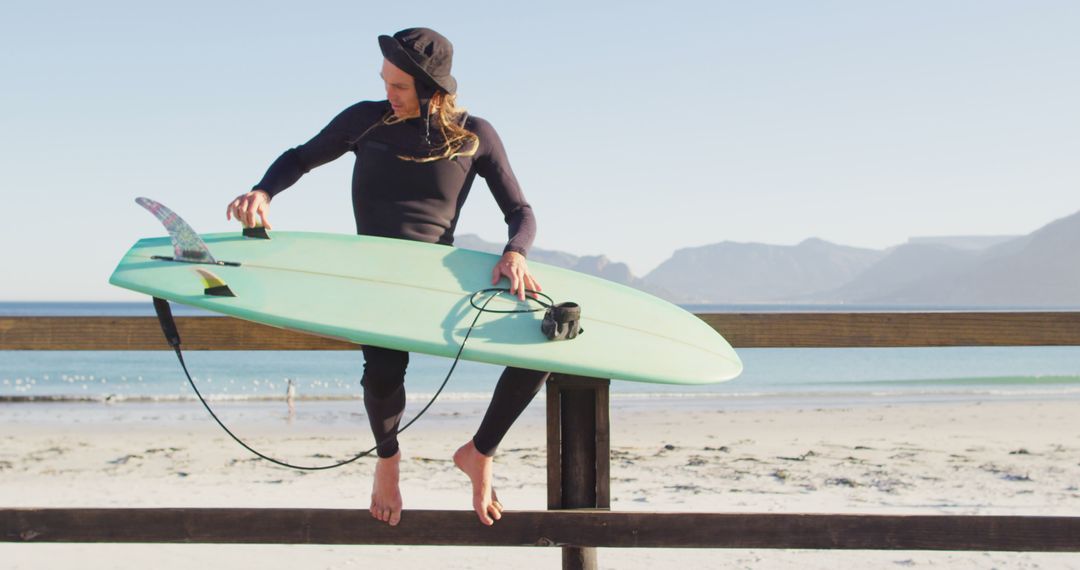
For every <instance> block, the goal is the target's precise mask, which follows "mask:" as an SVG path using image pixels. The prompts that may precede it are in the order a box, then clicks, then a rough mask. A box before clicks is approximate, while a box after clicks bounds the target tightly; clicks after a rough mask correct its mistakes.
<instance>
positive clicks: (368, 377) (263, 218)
mask: <svg viewBox="0 0 1080 570" xmlns="http://www.w3.org/2000/svg"><path fill="white" fill-rule="evenodd" d="M379 47H380V49H381V50H382V55H383V63H382V72H381V76H382V79H383V83H384V86H385V89H386V100H383V101H362V102H360V103H357V104H355V105H352V106H351V107H349V108H347V109H345V110H344V111H342V112H341V113H339V114H338V115H337V116H336V117H334V119H333V120H331V121H330V123H329V124H328V125H326V127H325V128H323V129H322V130H321V131H320V132H319V133H318V134H317V135H315V136H314V137H313V138H312V139H311V140H309V141H307V142H306V143H304V144H302V145H300V146H298V147H295V148H292V149H289V150H287V151H285V152H284V153H283V154H282V155H281V156H280V157H278V158H277V160H275V161H274V162H273V164H271V165H270V168H269V169H268V170H267V172H266V174H265V175H264V176H263V178H262V180H261V181H260V182H259V183H258V184H256V185H255V186H254V187H253V188H252V190H251V191H250V192H247V193H245V194H242V195H240V196H238V197H237V198H236V199H235V200H233V201H232V202H230V203H229V205H228V208H227V210H226V217H227V218H229V219H232V218H233V217H235V218H236V219H238V220H240V221H241V222H242V223H243V224H244V225H245V226H247V227H254V226H256V225H263V226H265V227H266V228H267V229H270V227H271V226H270V220H269V209H270V202H271V200H272V199H273V198H274V197H275V196H276V195H277V194H279V193H281V192H282V191H283V190H285V189H286V188H288V187H290V186H292V185H293V184H295V183H296V181H297V180H299V179H300V177H301V176H303V175H304V174H306V173H307V172H309V171H310V170H311V169H313V168H315V167H318V166H320V165H323V164H326V163H328V162H330V161H332V160H335V159H337V158H338V157H340V156H341V155H343V154H345V153H346V152H353V153H354V154H355V155H356V160H355V165H354V167H353V177H352V198H353V215H354V217H355V220H356V231H357V233H358V234H362V235H373V236H382V237H391V238H400V239H409V240H415V241H422V242H428V243H439V244H444V245H452V244H453V242H454V230H455V228H456V226H457V222H458V217H459V215H460V212H461V207H462V205H463V204H464V203H465V199H466V197H467V196H468V194H469V190H470V188H471V187H472V183H473V180H474V179H475V177H476V176H477V175H479V176H480V177H481V178H483V179H484V180H485V181H486V182H487V186H488V188H489V189H490V191H491V193H492V195H493V196H494V197H495V201H496V202H497V203H498V205H499V208H500V209H501V210H502V213H503V215H504V220H505V221H506V223H507V226H508V234H509V238H508V240H507V243H506V247H505V248H504V249H503V254H502V257H501V259H500V260H499V261H498V263H496V265H495V267H494V268H492V274H491V279H492V284H493V285H494V284H496V283H498V282H499V280H501V279H503V278H505V279H508V280H509V282H510V290H511V292H512V293H513V294H515V295H517V296H518V297H519V298H520V299H521V300H524V299H525V297H526V294H527V291H528V290H532V291H540V285H539V284H538V283H537V282H536V280H535V279H533V277H532V274H531V273H530V272H529V269H528V265H527V264H526V261H525V258H526V255H527V254H528V250H529V247H530V246H531V245H532V242H533V238H534V236H535V234H536V219H535V217H534V216H533V211H532V208H531V207H530V206H529V203H528V202H527V201H526V200H525V196H524V194H523V193H522V191H521V187H520V186H519V185H518V181H517V179H516V178H515V176H514V173H513V170H511V168H510V163H509V160H508V159H507V155H506V150H505V149H504V148H503V144H502V141H501V140H500V139H499V135H498V134H497V133H496V132H495V129H494V128H493V127H492V126H491V124H490V123H488V122H487V121H485V120H484V119H481V118H479V117H476V116H473V115H469V114H468V113H466V112H465V110H464V109H462V108H460V107H458V106H457V101H456V95H455V94H456V92H457V80H456V79H454V77H453V76H452V75H451V74H450V68H451V62H452V58H453V46H452V45H451V44H450V41H449V40H447V39H446V38H445V37H443V36H442V35H440V34H438V33H436V32H435V31H433V30H430V29H427V28H410V29H407V30H402V31H400V32H398V33H396V34H394V35H393V36H379ZM363 353H364V374H363V379H362V381H361V384H362V385H363V387H364V407H365V409H366V411H367V414H368V419H369V421H370V423H371V429H372V433H373V434H374V436H375V441H376V442H379V446H378V449H377V453H378V460H377V462H376V465H375V480H374V483H373V485H372V493H371V508H370V510H371V514H372V516H374V517H375V518H377V519H379V520H381V521H384V522H387V523H389V524H390V525H392V526H393V525H396V524H398V522H399V521H400V520H401V508H402V499H401V491H400V487H399V483H398V481H399V467H400V463H401V451H400V449H399V446H398V441H397V438H396V436H395V434H396V433H397V429H398V426H399V424H400V422H401V417H402V414H403V413H404V411H405V388H404V381H405V369H406V367H407V366H408V363H409V354H408V353H407V352H403V351H398V350H390V349H386V348H379V347H374V346H364V347H363ZM547 378H548V373H546V372H539V371H535V370H525V369H521V368H507V369H506V370H504V371H503V373H502V375H501V377H500V378H499V381H498V384H497V385H496V386H495V391H494V394H493V395H492V399H491V403H490V404H489V406H488V409H487V412H486V413H485V415H484V419H483V420H482V421H481V423H480V427H479V428H478V429H477V431H476V434H475V435H474V436H473V437H472V439H470V440H469V441H467V442H465V443H464V444H463V445H462V446H461V447H460V448H458V450H457V451H456V452H455V453H454V464H455V465H457V467H458V468H459V469H461V471H463V472H464V473H465V474H466V475H467V476H468V477H469V480H470V482H471V484H472V494H473V508H474V509H475V510H476V513H477V515H478V516H479V518H480V521H481V522H482V523H483V524H486V525H491V524H494V521H496V520H498V519H499V518H501V516H502V511H503V506H502V504H501V503H500V502H499V499H498V497H497V496H496V494H495V490H494V489H493V488H492V483H491V481H492V458H493V457H494V455H495V449H496V448H497V447H498V445H499V443H500V442H501V441H502V438H503V436H504V435H506V432H507V431H508V430H509V429H510V426H511V425H512V424H513V423H514V421H516V420H517V418H518V416H519V415H521V412H523V411H524V410H525V408H526V406H528V404H529V402H530V401H532V399H533V397H534V396H535V395H536V394H537V392H539V391H540V388H542V387H543V385H544V382H546V381H547Z"/></svg>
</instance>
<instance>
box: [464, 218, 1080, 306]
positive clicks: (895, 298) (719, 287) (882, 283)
mask: <svg viewBox="0 0 1080 570" xmlns="http://www.w3.org/2000/svg"><path fill="white" fill-rule="evenodd" d="M455 245H457V246H459V247H464V248H468V249H476V250H480V251H488V252H492V253H500V252H501V251H502V244H496V243H491V242H486V241H484V240H482V239H480V238H479V237H477V236H475V235H462V236H460V237H458V239H457V241H456V243H455ZM529 259H530V260H535V261H539V262H542V263H548V264H551V265H557V266H560V267H566V268H569V269H573V270H575V271H580V272H583V273H588V274H592V275H596V276H599V277H602V278H604V279H608V280H610V281H615V282H617V283H622V284H625V285H629V286H631V287H635V288H638V289H641V290H644V291H648V292H650V293H653V294H655V295H657V296H659V297H662V298H664V299H667V300H669V301H671V302H674V303H680V304H759V303H768V304H851V305H898V306H900V305H922V306H926V305H930V306H945V307H947V306H968V307H970V306H987V307H1003V306H1008V307H1033V308H1034V307H1057V308H1060V307H1080V212H1077V213H1075V214H1072V215H1070V216H1067V217H1064V218H1061V219H1059V220H1055V221H1053V222H1051V223H1049V224H1047V225H1046V226H1043V227H1042V228H1039V229H1038V230H1036V231H1034V232H1032V233H1030V234H1027V235H1023V236H941V237H916V238H911V239H910V240H908V242H906V243H903V244H900V245H896V246H893V247H889V248H886V249H880V250H879V249H867V248H859V247H851V246H846V245H840V244H835V243H830V242H827V241H825V240H821V239H817V238H810V239H806V240H804V241H802V242H800V243H799V244H797V245H791V246H785V245H770V244H764V243H740V242H732V241H722V242H718V243H714V244H710V245H703V246H697V247H689V248H684V249H680V250H677V251H676V252H675V253H674V254H673V255H672V256H671V258H669V259H668V260H666V261H664V262H663V263H661V264H660V265H659V266H657V267H656V268H655V269H653V270H652V271H650V272H649V273H647V274H646V275H644V276H643V277H637V276H635V275H634V274H633V273H632V272H631V270H630V267H629V266H627V265H626V264H625V263H619V262H615V261H612V260H610V259H608V258H607V257H606V256H604V255H590V256H576V255H573V254H570V253H565V252H560V251H551V250H543V249H538V248H534V249H533V250H531V251H530V253H529Z"/></svg>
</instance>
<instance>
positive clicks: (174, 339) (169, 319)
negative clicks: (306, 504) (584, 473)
mask: <svg viewBox="0 0 1080 570" xmlns="http://www.w3.org/2000/svg"><path fill="white" fill-rule="evenodd" d="M527 291H528V292H529V293H533V294H535V295H542V296H543V297H544V298H546V299H547V300H548V302H547V303H545V302H543V301H540V300H539V299H538V298H536V297H533V298H527V300H531V301H535V302H537V303H539V304H540V305H541V308H539V309H516V310H495V309H488V308H487V306H488V303H490V302H491V301H492V300H493V299H494V298H495V297H497V296H498V294H499V293H502V292H510V289H508V288H500V287H493V288H489V289H483V290H480V291H477V292H475V293H473V294H472V295H471V296H470V297H469V304H471V305H472V306H473V307H474V308H476V309H477V312H476V316H475V317H473V321H472V323H471V324H470V325H469V329H468V330H467V331H466V332H465V338H464V339H462V341H461V347H460V348H458V351H457V355H456V356H454V362H453V364H451V365H450V370H449V371H448V372H447V373H446V378H445V379H443V382H442V385H440V386H439V389H438V390H436V391H435V394H434V395H433V396H432V397H431V400H429V401H428V403H427V405H425V406H424V407H423V409H421V410H420V411H419V412H418V413H417V414H416V416H414V417H413V418H412V419H411V420H409V421H408V423H406V424H405V425H404V426H402V427H401V428H400V429H398V430H397V431H396V432H395V433H394V434H393V435H391V436H388V437H386V438H385V439H383V440H380V441H379V442H378V443H376V444H375V446H374V447H372V448H371V449H369V450H367V451H363V452H360V453H358V454H356V455H354V456H353V457H350V458H349V459H344V460H342V461H338V462H336V463H331V464H328V465H295V464H293V463H289V462H287V461H282V460H280V459H275V458H273V457H270V456H268V455H266V454H263V453H260V452H259V451H258V450H256V449H255V448H253V447H251V446H250V445H248V444H247V443H245V442H244V441H243V440H242V439H240V438H239V437H237V435H236V434H234V433H233V432H232V430H230V429H229V428H228V427H226V426H225V423H224V422H222V421H221V419H220V418H218V416H217V414H215V413H214V410H213V409H212V408H211V407H210V404H208V403H207V402H206V399H205V398H203V395H202V392H200V391H199V387H198V386H196V385H195V380H193V379H192V378H191V373H190V372H189V371H188V368H187V364H186V363H185V362H184V355H183V353H182V351H181V350H180V333H179V331H177V329H176V321H175V319H173V316H172V308H171V307H170V306H169V302H168V301H166V300H165V299H161V298H159V297H154V311H155V312H156V313H157V317H158V322H160V323H161V331H162V332H163V333H164V334H165V340H166V341H167V342H168V343H169V346H171V347H172V348H173V350H174V351H175V352H176V358H177V360H179V361H180V368H182V369H183V370H184V375H185V376H186V377H187V379H188V383H189V384H191V389H192V390H194V391H195V395H196V396H198V397H199V401H200V402H202V405H203V407H204V408H206V411H207V412H209V413H210V417H212V418H214V421H215V422H217V424H218V425H219V426H221V429H223V430H225V433H227V434H229V437H231V438H233V440H234V441H236V443H239V444H240V445H241V446H242V447H243V448H244V449H246V450H248V451H250V452H251V453H253V454H255V455H256V456H258V457H259V458H261V459H265V460H266V461H269V462H271V463H273V464H275V465H280V466H282V467H288V468H290V469H298V470H301V471H322V470H326V469H335V468H338V467H342V466H345V465H348V464H350V463H353V462H354V461H356V460H358V459H360V458H361V457H365V456H368V455H371V454H372V453H373V452H374V451H375V450H377V449H378V448H379V445H381V444H383V443H385V442H387V441H390V439H392V438H394V437H397V435H398V434H400V433H402V432H404V431H405V430H406V429H408V428H409V426H411V425H413V423H415V422H416V420H419V419H420V418H421V417H422V416H423V415H424V413H425V412H427V411H428V408H430V407H431V406H432V405H433V404H434V403H435V400H436V399H438V397H439V395H440V394H442V391H443V389H444V388H446V384H447V383H448V382H449V381H450V377H451V376H452V375H453V374H454V369H455V368H457V365H458V362H459V361H460V360H461V353H462V352H464V350H465V343H466V342H468V341H469V335H471V334H472V331H473V328H475V327H476V323H477V321H479V320H480V315H482V314H484V313H534V312H537V311H541V310H546V311H547V313H545V317H544V322H543V324H542V325H541V328H542V329H544V333H545V334H546V335H548V338H554V337H552V335H551V334H548V330H547V327H548V325H547V323H548V321H549V320H552V319H553V318H554V317H553V315H555V310H556V309H558V308H559V307H560V306H564V305H573V307H568V308H570V309H573V308H576V307H577V305H576V304H574V303H560V304H558V305H556V304H555V303H554V301H553V300H552V299H551V297H548V296H547V295H545V294H544V293H541V292H539V291H532V290H527ZM482 293H492V295H490V296H489V297H488V298H487V300H485V301H484V302H483V304H482V305H477V304H476V297H477V295H480V294H482ZM578 311H580V309H578ZM564 315H565V316H576V315H575V314H574V313H573V311H570V312H565V313H564ZM561 328H562V329H563V330H562V331H561V332H562V337H561V338H574V336H576V335H577V334H578V333H579V332H581V330H582V329H581V328H580V327H579V326H577V322H576V319H574V321H573V323H572V324H570V325H569V326H568V327H567V326H566V325H565V323H564V325H563V326H562V327H561ZM559 329H560V326H559V324H558V323H556V328H555V331H556V333H559V332H560V330H559ZM575 329H576V330H575ZM571 333H572V334H573V335H574V336H567V335H569V334H571Z"/></svg>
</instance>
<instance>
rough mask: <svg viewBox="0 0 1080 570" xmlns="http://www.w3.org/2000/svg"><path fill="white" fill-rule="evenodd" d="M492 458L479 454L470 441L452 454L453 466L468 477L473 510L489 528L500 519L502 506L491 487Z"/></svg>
mask: <svg viewBox="0 0 1080 570" xmlns="http://www.w3.org/2000/svg"><path fill="white" fill-rule="evenodd" d="M492 462H493V461H492V458H490V457H488V456H486V455H484V454H483V453H480V452H479V451H477V449H476V445H475V444H474V443H473V442H472V440H471V439H470V440H469V442H468V443H466V444H465V445H463V446H461V447H460V448H458V450H457V451H456V452H455V453H454V465H457V468H458V469H461V471H462V472H463V473H465V474H466V475H468V476H469V481H472V487H473V509H474V510H476V515H477V516H479V517H480V522H482V523H484V524H486V525H487V526H491V525H493V524H495V521H497V520H499V519H501V518H502V511H503V506H502V503H500V502H499V498H498V497H497V496H496V495H495V489H493V488H492V487H491V467H492Z"/></svg>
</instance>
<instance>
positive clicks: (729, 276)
mask: <svg viewBox="0 0 1080 570" xmlns="http://www.w3.org/2000/svg"><path fill="white" fill-rule="evenodd" d="M883 255H884V253H883V252H881V251H877V250H872V249H863V248H857V247H848V246H843V245H836V244H833V243H829V242H827V241H824V240H821V239H816V238H811V239H807V240H805V241H803V242H801V243H799V244H798V245H793V246H784V245H768V244H762V243H737V242H730V241H725V242H721V243H717V244H712V245H705V246H700V247H692V248H686V249H680V250H678V251H676V252H675V255H673V256H672V257H671V259H669V260H667V261H665V262H664V263H661V264H660V265H659V266H658V267H657V268H656V269H654V270H653V271H651V272H650V273H649V274H648V275H646V276H645V277H644V278H643V281H644V286H645V287H646V288H648V289H650V290H654V291H655V290H667V291H673V292H675V294H674V295H672V296H671V298H670V300H673V301H675V302H679V303H760V302H773V301H775V302H785V301H789V302H790V301H791V300H792V299H796V298H799V297H804V296H806V295H809V294H811V293H814V292H817V291H822V290H829V289H834V288H837V287H840V286H841V285H843V284H844V283H846V282H848V281H850V280H851V279H853V278H854V277H855V276H857V275H859V274H860V273H862V272H863V271H865V270H866V269H867V268H868V267H870V266H871V265H873V264H874V263H875V262H877V261H878V260H879V259H880V258H881V257H882V256H883Z"/></svg>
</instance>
